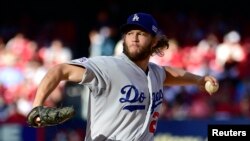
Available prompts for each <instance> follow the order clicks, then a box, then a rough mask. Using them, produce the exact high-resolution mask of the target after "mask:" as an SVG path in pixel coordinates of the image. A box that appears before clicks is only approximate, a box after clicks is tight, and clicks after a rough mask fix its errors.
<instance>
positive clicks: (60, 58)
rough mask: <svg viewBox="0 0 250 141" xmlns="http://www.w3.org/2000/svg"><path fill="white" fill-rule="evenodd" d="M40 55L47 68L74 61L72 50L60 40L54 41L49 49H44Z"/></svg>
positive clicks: (40, 51)
mask: <svg viewBox="0 0 250 141" xmlns="http://www.w3.org/2000/svg"><path fill="white" fill-rule="evenodd" d="M39 55H40V57H41V58H42V59H43V62H44V65H45V66H46V67H47V68H50V67H51V66H54V65H56V64H58V63H63V62H67V61H69V60H71V59H72V51H71V49H70V48H69V47H66V46H64V44H63V42H62V41H61V40H59V39H55V40H53V41H52V42H51V44H50V45H49V46H48V47H46V46H45V47H42V48H41V49H40V50H39Z"/></svg>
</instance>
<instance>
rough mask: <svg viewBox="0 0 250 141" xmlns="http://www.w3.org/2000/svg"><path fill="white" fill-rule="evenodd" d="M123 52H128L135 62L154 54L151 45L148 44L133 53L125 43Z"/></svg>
mask: <svg viewBox="0 0 250 141" xmlns="http://www.w3.org/2000/svg"><path fill="white" fill-rule="evenodd" d="M123 53H124V54H126V55H127V56H128V58H129V59H130V60H132V61H133V62H135V61H141V60H145V59H147V58H148V57H149V56H150V55H151V54H152V50H151V48H150V46H148V47H145V48H144V49H143V50H140V51H139V52H133V53H131V52H130V51H129V49H128V46H127V45H126V43H123Z"/></svg>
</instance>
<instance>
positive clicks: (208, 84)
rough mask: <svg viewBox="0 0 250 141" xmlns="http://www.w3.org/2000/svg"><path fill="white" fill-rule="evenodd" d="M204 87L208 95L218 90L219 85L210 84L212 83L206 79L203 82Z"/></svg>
mask: <svg viewBox="0 0 250 141" xmlns="http://www.w3.org/2000/svg"><path fill="white" fill-rule="evenodd" d="M205 89H206V91H207V92H208V93H209V94H210V95H212V94H213V93H215V92H216V91H218V89H219V85H218V84H216V85H212V83H211V82H210V81H207V82H206V84H205Z"/></svg>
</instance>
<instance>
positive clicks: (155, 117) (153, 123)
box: [149, 112, 160, 133]
mask: <svg viewBox="0 0 250 141" xmlns="http://www.w3.org/2000/svg"><path fill="white" fill-rule="evenodd" d="M159 116H160V114H159V113H158V112H154V113H153V120H152V121H151V122H150V125H149V132H151V133H154V132H155V130H156V124H157V120H158V118H159Z"/></svg>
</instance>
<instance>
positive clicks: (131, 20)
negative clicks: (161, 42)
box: [121, 13, 158, 36]
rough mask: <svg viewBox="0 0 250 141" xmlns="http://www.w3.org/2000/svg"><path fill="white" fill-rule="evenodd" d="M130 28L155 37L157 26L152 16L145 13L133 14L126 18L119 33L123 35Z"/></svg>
mask: <svg viewBox="0 0 250 141" xmlns="http://www.w3.org/2000/svg"><path fill="white" fill-rule="evenodd" d="M132 28H142V29H144V30H145V31H146V32H148V33H150V34H152V35H153V36H155V35H156V34H157V33H158V24H157V22H156V20H155V19H154V18H153V16H152V15H150V14H147V13H135V14H132V15H130V16H129V17H128V19H127V23H126V24H124V25H122V27H121V31H122V33H125V32H127V31H129V30H130V29H132Z"/></svg>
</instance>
